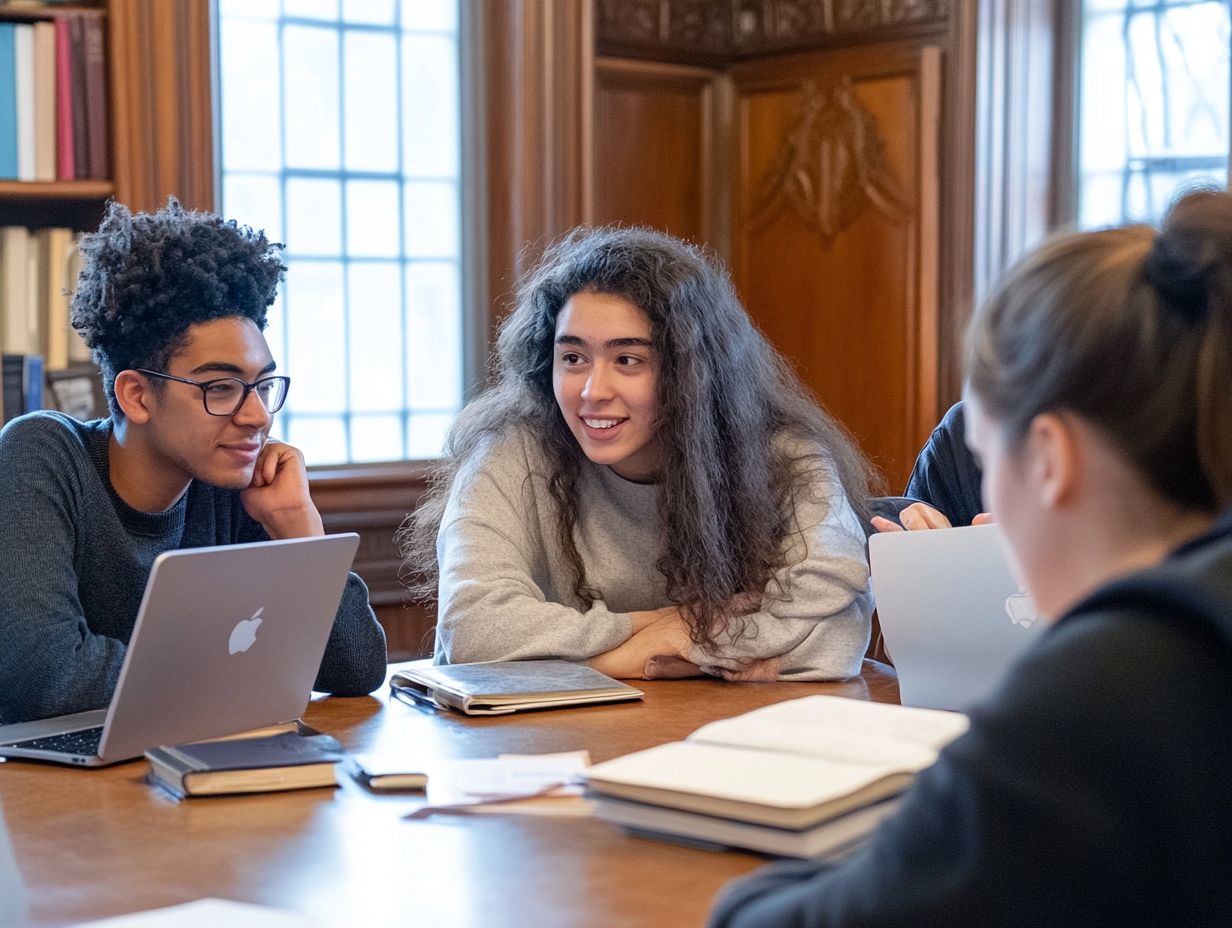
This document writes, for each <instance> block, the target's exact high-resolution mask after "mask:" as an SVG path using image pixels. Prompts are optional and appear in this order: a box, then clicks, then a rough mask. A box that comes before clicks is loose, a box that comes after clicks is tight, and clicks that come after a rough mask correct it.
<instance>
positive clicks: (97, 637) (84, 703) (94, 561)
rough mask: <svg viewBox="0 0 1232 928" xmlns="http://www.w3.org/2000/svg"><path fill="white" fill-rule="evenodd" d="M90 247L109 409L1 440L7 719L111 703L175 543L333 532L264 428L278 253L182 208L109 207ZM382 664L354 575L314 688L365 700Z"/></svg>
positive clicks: (83, 299)
mask: <svg viewBox="0 0 1232 928" xmlns="http://www.w3.org/2000/svg"><path fill="white" fill-rule="evenodd" d="M81 250H82V254H83V257H84V265H83V268H82V272H81V276H80V278H79V279H78V284H77V292H76V293H75V295H74V297H73V326H74V328H76V329H77V331H78V332H80V333H81V335H82V337H83V338H84V339H85V341H86V343H87V344H88V345H89V346H90V347H91V348H92V349H93V352H94V358H95V360H96V361H97V362H98V365H99V368H100V370H101V372H102V380H103V387H104V392H105V393H106V396H107V403H108V407H109V409H110V413H111V414H110V416H108V417H107V418H105V419H99V420H94V421H92V422H77V421H76V420H73V419H70V418H69V417H67V416H64V415H62V414H60V413H55V412H38V413H33V414H31V415H28V416H23V417H21V418H19V419H15V420H13V422H11V423H9V425H8V426H6V427H5V429H4V430H3V432H0V532H3V534H4V536H5V540H4V546H5V548H6V553H5V557H4V558H2V559H0V680H2V681H3V685H2V686H0V724H7V723H12V722H19V721H27V720H31V719H36V718H44V717H48V716H52V715H60V714H64V713H69V712H75V711H81V710H85V709H94V708H98V707H101V706H105V705H106V704H107V702H108V700H109V699H110V697H111V693H112V690H113V689H114V687H115V683H116V678H117V676H118V674H119V670H120V665H121V663H122V662H123V659H124V650H125V646H126V643H127V641H128V638H129V636H130V634H131V633H132V629H133V623H134V621H135V619H136V616H137V609H138V606H139V605H140V600H141V596H142V592H143V590H144V588H145V581H146V578H147V575H148V574H149V571H150V568H151V566H152V564H153V561H154V558H155V557H156V556H157V555H159V554H161V553H162V552H163V551H167V550H172V549H178V548H190V547H203V546H210V545H220V544H235V543H240V542H249V541H261V540H265V539H267V538H299V537H305V536H309V535H320V534H323V528H322V524H321V516H320V514H319V513H318V512H317V509H316V507H315V506H314V505H313V503H312V499H311V497H310V496H309V493H308V478H307V474H306V471H305V467H304V460H303V456H302V455H301V454H300V452H299V451H298V450H297V449H295V448H293V447H291V446H290V445H287V444H284V443H283V442H280V441H277V440H275V439H272V438H270V437H269V432H270V427H271V424H272V421H273V419H272V417H273V414H274V413H276V412H277V411H278V410H279V409H280V408H281V406H282V404H283V401H284V400H285V399H286V396H287V390H288V388H289V386H290V379H289V378H287V377H285V376H282V375H281V374H278V373H276V372H275V363H274V359H273V357H272V355H271V354H270V350H269V346H268V344H267V343H266V341H265V337H264V335H262V334H261V333H262V329H264V328H265V324H266V312H267V310H268V307H269V306H270V304H271V303H272V302H273V300H274V295H275V291H276V288H277V285H278V282H279V280H281V278H282V275H283V273H284V271H285V268H284V267H283V265H282V262H281V259H280V255H279V250H278V246H275V245H271V244H270V243H269V242H268V241H267V239H266V238H265V236H264V234H262V233H260V232H254V231H252V230H251V229H248V228H245V227H241V226H238V225H236V224H235V223H234V222H225V221H223V220H222V219H220V218H219V217H217V216H213V215H210V214H206V213H196V212H189V211H186V210H184V209H183V208H181V207H180V205H179V204H178V203H177V202H175V201H174V200H169V201H168V204H167V206H166V207H165V208H163V209H160V210H158V211H157V212H155V213H152V214H143V213H138V214H136V215H134V214H132V213H130V212H129V210H128V209H126V208H125V207H123V206H120V205H118V204H115V203H113V204H111V205H110V206H109V208H108V210H107V214H106V216H105V217H104V219H103V223H102V225H101V226H100V227H99V230H98V232H96V233H93V234H91V235H87V236H85V237H84V238H83V240H82V243H81ZM385 658H386V654H385V638H384V634H383V633H382V631H381V628H380V626H379V624H378V623H377V621H376V617H375V616H374V615H373V612H372V609H371V607H370V606H369V604H368V594H367V589H366V588H365V587H364V584H363V582H362V581H361V580H360V579H359V578H358V577H357V576H355V575H354V574H352V575H351V577H350V579H349V580H348V582H347V586H346V590H345V592H344V593H343V597H342V602H341V605H340V606H339V609H338V616H337V618H336V620H335V622H334V628H333V631H332V633H331V635H330V639H329V644H328V645H327V647H326V651H325V657H324V660H323V661H322V663H321V669H320V672H319V674H318V676H317V680H316V684H315V685H316V688H317V689H320V690H324V691H326V692H332V693H337V694H342V695H359V694H363V693H368V692H371V691H372V690H373V689H375V688H376V687H377V686H378V685H380V683H381V681H382V679H383V678H384V673H385Z"/></svg>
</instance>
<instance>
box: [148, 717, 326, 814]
mask: <svg viewBox="0 0 1232 928" xmlns="http://www.w3.org/2000/svg"><path fill="white" fill-rule="evenodd" d="M145 756H146V760H148V761H149V762H150V776H151V780H152V782H153V783H154V784H156V785H158V786H160V787H162V788H163V789H165V790H167V791H168V792H170V793H171V794H172V795H174V796H177V797H180V798H183V797H185V796H209V795H227V794H232V793H259V792H273V791H278V790H290V789H309V788H313V787H318V786H336V785H337V779H336V775H335V767H336V765H337V763H338V762H339V761H341V760H342V759H343V757H344V756H345V752H344V751H343V750H342V745H341V744H339V743H338V741H337V740H336V739H334V738H332V737H330V736H329V735H322V734H314V735H302V734H299V733H298V732H285V733H283V734H279V735H270V736H267V737H263V738H235V739H231V740H227V741H205V742H200V743H196V744H177V745H162V746H160V747H157V748H151V749H150V750H148V751H146V752H145Z"/></svg>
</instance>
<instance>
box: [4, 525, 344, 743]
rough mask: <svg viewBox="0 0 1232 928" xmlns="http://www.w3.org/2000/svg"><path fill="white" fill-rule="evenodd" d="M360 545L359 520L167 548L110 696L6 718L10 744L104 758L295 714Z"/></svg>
mask: <svg viewBox="0 0 1232 928" xmlns="http://www.w3.org/2000/svg"><path fill="white" fill-rule="evenodd" d="M358 546H359V536H358V535H356V534H355V533H353V532H351V533H345V534H339V535H325V536H321V537H314V538H293V539H288V540H285V541H264V542H254V543H251V544H236V545H220V546H217V547H210V548H186V549H184V550H181V551H168V552H166V553H164V554H160V555H159V556H158V557H157V558H156V559H155V561H154V567H153V569H152V570H151V571H150V577H149V580H148V582H147V583H146V588H145V595H144V597H143V598H142V600H141V608H140V610H139V611H138V613H137V623H136V625H135V626H134V627H133V634H132V636H131V638H130V639H129V642H128V650H127V653H126V654H125V656H124V664H123V665H122V666H121V668H120V676H119V679H118V681H117V682H116V688H115V693H114V695H113V696H112V699H111V704H110V705H109V706H108V707H107V708H106V709H97V710H93V711H90V712H78V713H74V714H73V715H65V716H58V717H56V718H51V719H43V720H41V721H37V722H21V723H18V724H16V725H3V726H0V756H3V757H24V758H33V759H35V760H46V761H54V762H58V763H64V764H77V765H80V766H85V767H97V766H102V765H104V764H113V763H116V762H117V761H122V760H128V759H130V758H133V757H139V756H140V755H141V754H142V752H143V751H145V750H146V748H150V747H153V746H155V745H159V744H178V743H182V742H186V741H199V740H202V739H205V738H216V737H221V736H223V735H229V734H234V733H236V732H242V731H248V730H250V729H254V728H261V727H265V726H268V725H273V724H277V723H281V722H287V721H290V720H292V719H295V718H296V717H298V716H299V715H300V714H302V713H303V711H304V706H305V705H306V704H307V702H308V698H309V695H310V693H311V691H312V684H313V681H314V680H315V679H316V675H317V671H318V670H319V669H320V665H321V657H322V655H323V654H324V653H325V645H326V642H327V641H328V640H329V633H330V629H331V628H332V626H333V622H334V616H335V614H336V613H337V611H338V603H339V601H340V600H341V598H342V590H343V587H344V586H345V584H346V579H347V572H348V571H349V570H350V568H351V561H352V560H353V558H354V557H355V550H356V548H357V547H358Z"/></svg>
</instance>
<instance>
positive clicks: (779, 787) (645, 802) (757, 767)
mask: <svg viewBox="0 0 1232 928" xmlns="http://www.w3.org/2000/svg"><path fill="white" fill-rule="evenodd" d="M966 728H967V719H966V717H965V716H963V715H959V714H958V713H954V712H941V711H937V710H932V709H914V708H907V707H903V706H895V705H886V704H883V703H873V702H864V701H861V700H854V699H845V698H842V697H837V696H807V697H804V698H803V699H794V700H790V701H788V702H782V703H777V704H775V705H772V706H766V707H765V708H762V709H757V710H755V711H753V712H749V713H746V714H744V715H739V716H736V717H734V718H730V719H723V720H721V721H718V722H711V723H710V724H708V725H703V726H702V727H701V728H699V729H698V730H697V731H695V732H693V733H692V734H691V735H689V737H688V738H687V739H685V740H684V741H677V742H673V743H670V744H663V745H659V746H658V747H654V748H650V749H648V750H645V751H638V752H636V753H634V754H629V755H626V756H624V757H618V758H616V759H615V760H611V761H607V762H606V763H602V764H599V765H597V766H595V767H591V768H590V769H589V770H588V771H587V773H586V778H587V781H588V793H589V794H590V795H591V796H594V797H595V798H596V799H597V800H598V806H597V811H598V814H599V815H600V817H602V818H606V819H609V820H611V821H615V822H617V823H619V824H623V825H626V826H629V827H634V828H638V829H643V830H650V831H658V832H662V833H664V834H676V835H681V836H684V837H691V838H699V839H704V840H709V841H714V842H718V843H723V844H733V845H736V846H740V847H748V848H752V849H754V850H762V851H769V852H771V853H782V854H798V855H800V856H810V855H812V854H815V853H822V852H824V851H826V850H831V849H834V848H837V847H838V846H840V845H844V844H848V843H850V842H852V841H854V840H856V839H858V838H860V837H862V836H863V834H865V833H866V832H867V831H868V830H869V829H871V828H872V827H873V826H874V825H875V824H876V823H877V822H878V821H879V820H880V819H881V818H883V817H884V816H885V815H886V814H887V813H888V812H890V811H892V809H893V799H894V797H896V796H897V795H898V794H899V793H901V792H902V791H903V790H904V789H906V788H907V786H908V785H910V783H911V781H912V780H913V779H914V778H915V775H916V773H917V772H918V771H920V770H922V769H923V768H924V767H927V766H929V765H930V764H931V763H932V762H933V761H934V760H935V759H936V757H937V753H938V752H939V751H940V749H941V748H942V747H944V746H945V745H946V744H947V743H949V742H950V741H951V740H953V739H954V738H956V737H958V736H959V735H960V734H962V733H963V732H964V731H966Z"/></svg>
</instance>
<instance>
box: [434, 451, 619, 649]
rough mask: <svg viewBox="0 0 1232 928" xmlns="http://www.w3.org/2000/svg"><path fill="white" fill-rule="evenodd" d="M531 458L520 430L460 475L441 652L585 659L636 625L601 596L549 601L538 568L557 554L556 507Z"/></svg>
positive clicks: (448, 530)
mask: <svg viewBox="0 0 1232 928" xmlns="http://www.w3.org/2000/svg"><path fill="white" fill-rule="evenodd" d="M531 462H532V457H531V453H530V452H529V451H528V449H527V447H526V444H525V439H524V438H523V437H522V436H518V435H514V436H511V437H509V438H506V439H504V440H499V441H494V442H493V443H492V444H491V445H490V446H489V447H487V448H485V449H483V450H482V451H481V452H480V454H479V455H478V456H477V457H476V459H475V460H473V461H472V462H470V463H469V464H468V466H466V467H464V468H463V469H462V470H461V471H460V472H459V473H458V475H457V477H456V478H455V480H454V484H453V487H452V488H451V491H450V499H449V504H448V507H447V509H446V512H445V516H444V519H443V520H442V522H441V527H440V532H439V534H438V536H437V560H438V563H439V564H440V585H439V592H438V618H437V627H436V660H437V661H438V662H445V663H460V662H466V661H494V660H529V659H534V658H562V659H564V660H585V659H587V658H590V657H593V656H594V655H596V654H600V653H602V652H604V651H608V650H611V649H612V648H614V647H616V646H617V645H618V644H620V643H621V642H623V641H624V640H625V639H627V638H628V637H629V636H630V634H631V633H632V623H631V620H630V619H629V617H628V615H626V614H623V613H616V612H611V611H609V610H608V609H607V607H606V606H605V605H604V604H603V603H602V602H596V603H594V604H593V605H592V606H591V607H590V608H588V609H585V610H581V609H576V608H573V607H571V606H569V605H566V604H562V603H559V602H550V601H548V596H547V595H546V594H545V592H544V589H543V587H542V584H541V582H540V581H539V580H537V579H536V571H537V568H538V569H539V573H540V575H541V576H542V573H543V569H544V565H545V564H546V563H547V561H548V559H550V558H551V557H552V553H551V552H550V551H548V550H547V546H548V542H547V541H546V540H545V532H544V526H543V522H544V521H547V520H550V518H551V515H550V513H547V514H545V512H544V511H543V510H541V509H540V503H543V502H545V498H544V494H543V493H542V492H540V493H538V494H536V492H535V490H536V487H535V481H536V480H537V479H539V478H537V477H536V476H535V475H534V474H533V473H532V470H533V468H532V463H531ZM540 489H542V488H540ZM553 529H554V525H548V526H547V531H548V532H550V531H552V530H553Z"/></svg>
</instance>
